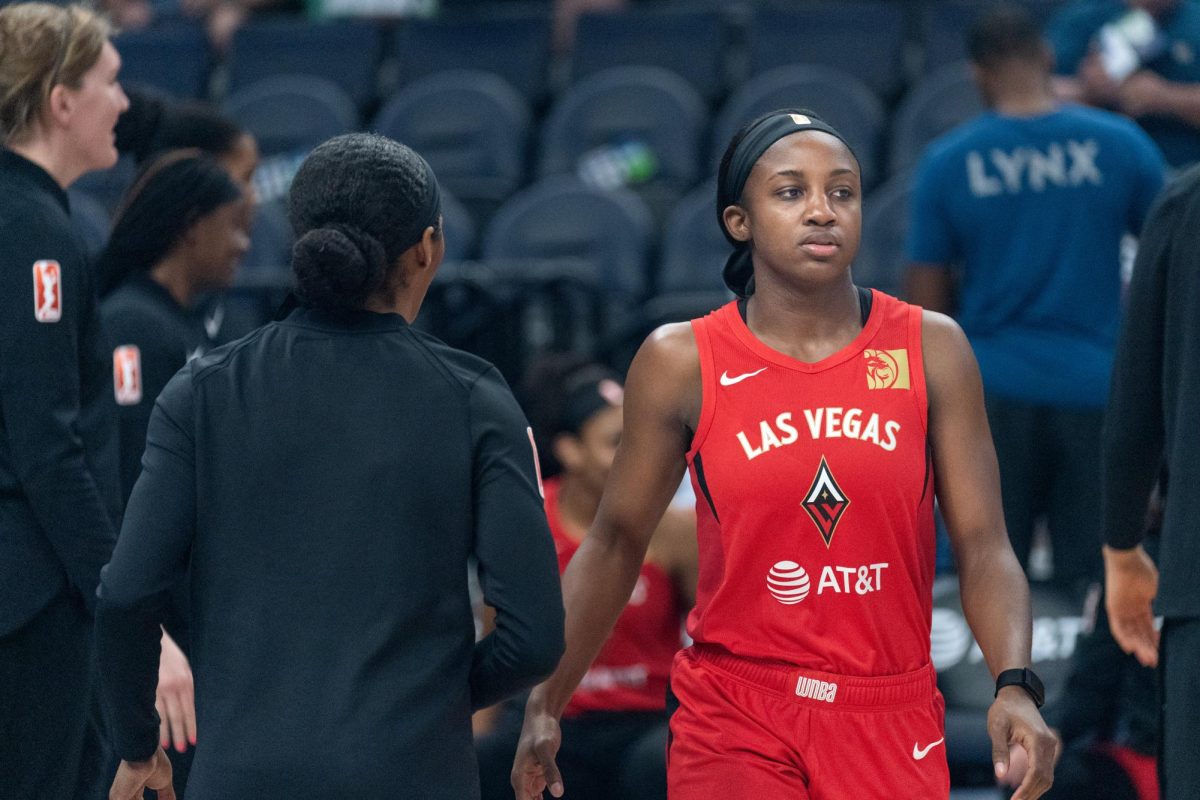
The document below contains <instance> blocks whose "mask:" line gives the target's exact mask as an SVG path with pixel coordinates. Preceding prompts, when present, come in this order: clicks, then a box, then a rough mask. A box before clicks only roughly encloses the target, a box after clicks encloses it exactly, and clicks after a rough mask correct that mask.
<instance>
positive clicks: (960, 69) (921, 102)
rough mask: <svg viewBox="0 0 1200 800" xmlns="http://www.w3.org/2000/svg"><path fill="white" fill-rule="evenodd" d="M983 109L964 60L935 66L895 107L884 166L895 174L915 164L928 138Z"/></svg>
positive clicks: (947, 129)
mask: <svg viewBox="0 0 1200 800" xmlns="http://www.w3.org/2000/svg"><path fill="white" fill-rule="evenodd" d="M983 110H984V104H983V98H982V97H981V96H980V95H979V89H978V88H977V87H976V86H975V81H974V80H973V79H972V78H971V71H970V69H969V68H968V66H967V64H966V62H962V61H960V62H955V63H953V64H946V65H944V66H942V67H939V68H938V69H937V70H936V71H934V72H933V73H931V74H930V75H928V76H927V77H925V78H922V79H921V80H920V81H918V82H917V83H916V84H914V85H913V87H912V89H911V90H910V91H909V92H908V94H906V95H905V96H904V99H903V100H902V101H901V102H900V105H899V107H898V108H897V109H896V113H895V115H894V116H893V118H892V140H891V145H890V149H889V157H888V169H889V170H890V171H891V172H892V174H896V173H899V172H903V171H905V170H907V169H910V168H912V167H914V166H916V164H917V162H918V161H920V160H921V154H922V153H923V152H924V151H925V147H926V146H927V145H928V144H929V143H930V142H932V141H933V140H934V139H936V138H937V137H939V136H941V135H942V134H943V133H945V132H947V131H949V130H950V129H951V128H954V127H955V126H957V125H959V124H961V123H963V122H966V121H967V120H969V119H971V118H972V117H975V116H977V115H978V114H980V113H981V112H982V111H983Z"/></svg>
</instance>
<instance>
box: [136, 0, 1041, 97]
mask: <svg viewBox="0 0 1200 800" xmlns="http://www.w3.org/2000/svg"><path fill="white" fill-rule="evenodd" d="M1023 1H1024V3H1025V4H1026V5H1028V6H1030V7H1031V8H1033V9H1034V11H1035V13H1037V14H1038V15H1039V16H1041V17H1042V18H1045V17H1048V16H1049V14H1050V13H1051V12H1052V11H1053V10H1054V9H1055V8H1057V7H1058V6H1059V5H1061V0H1023ZM976 13H978V3H975V2H972V1H971V0H941V1H940V2H932V1H930V2H925V3H907V2H899V1H898V0H845V1H844V2H840V1H835V0H812V1H811V2H806V3H804V4H794V3H793V4H784V3H779V4H770V3H762V4H746V3H713V2H711V0H697V2H691V3H682V4H665V5H650V6H634V7H632V8H630V9H627V10H624V11H622V12H620V13H590V14H585V15H583V17H582V18H581V19H580V21H579V24H578V27H577V32H576V39H575V45H574V51H573V55H572V57H571V60H570V64H569V66H567V67H566V68H565V69H558V70H556V69H554V67H555V66H556V61H555V59H554V57H553V53H552V49H551V32H552V22H551V17H550V13H549V9H548V8H546V7H545V6H542V7H535V8H534V9H532V10H527V9H520V8H518V9H516V10H510V9H505V8H504V7H502V6H501V7H500V9H499V10H496V9H493V10H491V11H490V12H488V13H486V14H482V15H480V14H474V15H454V14H444V15H441V16H438V17H435V18H431V19H411V20H405V21H403V22H400V23H397V24H394V25H393V24H388V23H378V22H374V21H366V20H331V21H329V20H327V21H324V22H320V23H316V22H310V21H307V20H304V19H299V18H278V19H270V18H268V19H262V20H259V21H255V22H252V23H250V24H247V25H245V26H243V27H242V28H241V29H239V30H238V31H237V33H236V35H235V36H234V39H233V43H232V47H231V50H230V53H229V57H228V63H227V64H226V65H225V66H226V67H227V74H226V78H227V80H226V81H225V83H226V84H227V88H228V90H230V91H236V90H237V89H240V88H243V87H246V86H249V85H251V84H253V83H256V82H257V81H259V80H262V79H263V78H267V77H271V76H273V75H280V74H293V73H301V74H305V75H310V76H313V77H319V78H323V79H325V80H328V81H330V82H332V83H336V84H337V85H338V86H339V87H340V88H341V89H342V90H343V91H345V92H346V93H347V94H348V95H349V96H350V97H351V98H352V99H353V101H354V102H355V103H356V104H357V105H358V106H359V107H360V108H363V109H366V108H367V107H369V106H370V105H371V103H372V100H373V98H375V97H384V96H386V95H387V94H390V93H391V91H392V90H393V89H394V88H395V87H396V86H398V85H404V84H407V83H409V82H411V81H413V80H415V79H417V78H420V77H422V76H425V75H431V74H435V73H438V72H441V71H444V70H447V69H461V68H467V69H479V70H483V71H486V72H492V73H495V74H498V75H500V76H501V77H503V78H504V79H505V80H507V81H508V82H509V83H510V84H511V85H512V86H513V87H515V88H516V90H517V91H518V92H520V93H521V94H522V95H523V96H524V97H525V98H526V99H528V100H529V101H531V102H533V103H534V104H535V105H536V104H538V103H540V102H541V101H542V100H543V99H544V98H545V97H547V96H548V95H549V94H552V93H553V92H554V91H555V90H557V89H558V88H560V86H555V85H553V84H555V83H559V84H561V83H562V81H561V80H559V81H555V80H552V77H553V76H554V75H556V74H563V75H565V76H566V79H567V80H568V81H572V80H578V79H581V78H584V77H586V76H588V75H592V74H594V73H596V72H600V71H603V70H605V69H608V68H611V67H614V66H622V65H641V66H657V67H661V68H664V69H668V70H670V71H672V72H674V73H676V74H677V75H679V76H680V77H681V78H682V79H683V80H685V81H687V82H688V83H689V84H690V85H691V86H692V87H693V88H694V89H696V91H697V92H699V94H700V95H701V97H703V98H705V99H706V100H707V101H709V102H715V101H717V100H719V99H720V98H721V97H723V96H724V95H725V94H726V93H727V92H728V91H729V90H730V89H731V88H734V87H736V86H737V85H738V84H739V83H741V82H743V81H744V80H745V78H746V77H747V76H749V75H756V74H759V73H762V72H765V71H767V70H770V69H772V68H775V67H779V66H785V65H788V64H795V63H806V64H819V65H822V66H828V67H833V68H835V69H839V70H842V71H843V72H847V73H849V74H851V75H853V76H855V77H856V78H858V79H859V80H860V81H861V82H862V83H863V84H865V85H866V86H867V87H868V88H869V89H871V90H872V91H873V92H875V93H876V94H878V95H880V96H881V97H882V98H884V99H885V100H888V99H890V98H891V97H893V96H895V95H896V94H897V93H898V91H899V90H900V89H901V88H902V86H903V84H904V83H905V81H906V80H907V79H909V78H910V77H913V76H915V75H917V74H920V73H922V72H929V71H932V70H933V69H935V68H937V67H939V66H941V65H943V64H946V63H949V62H951V61H955V60H959V59H961V58H962V57H963V55H964V46H963V33H964V31H965V29H966V27H967V26H968V25H969V23H970V21H971V20H972V18H973V17H974V15H975V14H976ZM864 42H870V46H869V47H863V46H862V44H863V43H864ZM118 47H119V49H120V50H121V52H122V54H123V57H124V59H125V75H126V77H127V79H129V80H136V81H141V82H146V83H150V84H153V85H155V86H158V87H160V88H162V89H163V90H165V91H167V92H170V93H171V94H173V95H175V96H178V97H209V96H217V95H219V92H218V93H216V94H214V93H213V92H212V90H213V88H214V86H213V82H212V80H211V78H212V75H213V68H214V66H215V65H216V58H215V57H214V54H213V53H212V52H211V50H210V48H209V45H208V42H207V39H206V37H205V36H204V33H203V31H202V30H201V29H200V28H199V27H198V26H195V25H191V24H187V23H184V22H181V21H176V22H173V23H167V24H163V25H161V26H159V27H155V28H151V29H148V30H143V31H132V32H128V33H125V34H123V35H122V36H121V37H120V38H119V39H118Z"/></svg>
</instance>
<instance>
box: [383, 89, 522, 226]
mask: <svg viewBox="0 0 1200 800" xmlns="http://www.w3.org/2000/svg"><path fill="white" fill-rule="evenodd" d="M529 125H530V111H529V104H528V103H527V102H526V101H525V99H524V98H523V97H522V96H521V95H520V94H518V93H517V91H516V90H515V89H513V88H512V87H511V86H509V85H508V84H507V83H506V82H505V81H504V80H503V79H502V78H500V77H498V76H496V75H493V74H491V73H488V72H479V71H477V70H449V71H447V72H442V73H438V74H436V75H427V76H425V77H423V78H419V79H417V80H416V81H414V82H412V83H411V84H409V85H407V86H405V87H404V88H403V89H401V90H400V91H399V92H397V93H396V94H395V95H393V96H392V98H391V99H390V100H388V101H387V103H386V104H384V106H383V108H382V109H381V110H380V111H379V114H378V115H377V116H376V117H375V122H374V123H373V125H372V128H373V129H374V130H376V131H378V132H379V133H382V134H383V135H385V136H390V137H391V138H393V139H396V140H397V141H401V142H404V143H405V144H407V145H409V146H410V147H412V148H413V149H415V150H416V151H417V152H419V153H420V154H421V155H423V156H424V157H425V159H426V160H427V161H429V164H430V165H431V166H432V167H433V170H434V172H436V173H437V176H438V181H439V182H440V183H441V184H442V185H443V186H444V187H446V188H448V189H449V190H450V191H451V192H453V193H454V194H455V195H456V196H457V197H458V198H459V199H461V200H463V201H465V202H467V203H468V205H471V204H472V203H474V202H476V201H483V202H490V203H494V204H499V202H500V201H501V200H503V199H504V198H506V197H508V196H509V195H511V194H512V193H513V192H514V191H515V190H516V189H517V187H519V186H520V185H521V181H522V179H523V177H524V175H525V156H526V151H527V147H528V142H529Z"/></svg>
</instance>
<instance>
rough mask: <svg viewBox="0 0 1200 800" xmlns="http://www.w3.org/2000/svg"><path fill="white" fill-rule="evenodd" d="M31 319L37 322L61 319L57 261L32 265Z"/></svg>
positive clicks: (60, 293) (59, 278) (60, 281)
mask: <svg viewBox="0 0 1200 800" xmlns="http://www.w3.org/2000/svg"><path fill="white" fill-rule="evenodd" d="M33 318H34V319H36V320H37V321H38V322H58V321H59V320H60V319H62V268H61V267H60V266H59V265H58V262H57V261H36V262H34V264H33Z"/></svg>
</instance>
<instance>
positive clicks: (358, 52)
mask: <svg viewBox="0 0 1200 800" xmlns="http://www.w3.org/2000/svg"><path fill="white" fill-rule="evenodd" d="M382 55H383V37H382V34H381V33H380V31H379V29H378V28H377V27H376V26H375V25H374V24H373V23H370V22H364V21H361V20H340V21H336V22H320V23H316V22H308V21H306V20H303V19H292V18H282V19H271V20H266V21H262V22H250V23H247V24H246V25H244V26H242V27H241V28H239V29H238V31H237V33H235V34H234V36H233V45H232V47H231V49H230V55H229V91H231V92H235V91H238V90H240V89H243V88H245V87H247V86H250V85H252V84H255V83H258V82H259V81H261V80H263V79H264V78H269V77H274V76H277V75H309V76H312V77H316V78H322V79H324V80H326V81H329V82H330V83H333V84H336V85H337V86H338V87H339V88H340V89H341V90H342V91H344V92H346V94H348V95H349V96H350V99H351V100H352V101H353V102H354V103H355V104H356V105H357V106H358V107H359V108H362V107H364V106H366V105H367V104H369V103H370V102H371V100H372V99H373V98H374V97H375V86H376V80H377V77H378V71H379V63H380V60H381V58H382Z"/></svg>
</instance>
